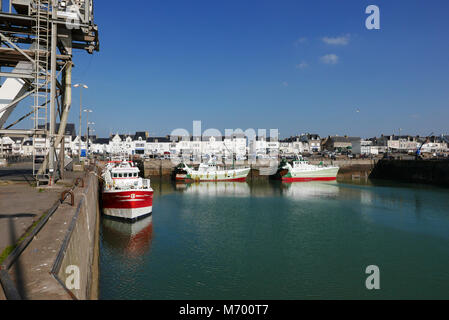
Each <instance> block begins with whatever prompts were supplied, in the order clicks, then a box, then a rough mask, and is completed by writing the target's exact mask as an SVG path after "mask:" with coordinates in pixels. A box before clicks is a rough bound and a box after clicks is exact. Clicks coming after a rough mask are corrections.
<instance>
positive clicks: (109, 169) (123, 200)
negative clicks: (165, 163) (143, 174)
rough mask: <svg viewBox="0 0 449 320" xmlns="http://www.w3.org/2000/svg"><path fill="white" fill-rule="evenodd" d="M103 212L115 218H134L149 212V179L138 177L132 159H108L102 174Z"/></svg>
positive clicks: (150, 203)
mask: <svg viewBox="0 0 449 320" xmlns="http://www.w3.org/2000/svg"><path fill="white" fill-rule="evenodd" d="M102 177H103V180H104V184H103V191H102V200H103V212H104V214H105V215H108V216H113V217H116V218H123V219H131V220H135V219H138V218H141V217H143V216H147V215H149V214H151V212H152V209H153V189H152V188H151V185H150V179H143V178H140V177H139V169H138V168H137V167H136V166H135V165H134V163H133V162H132V161H110V162H108V164H107V165H106V167H105V169H104V171H103V174H102Z"/></svg>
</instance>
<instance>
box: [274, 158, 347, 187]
mask: <svg viewBox="0 0 449 320" xmlns="http://www.w3.org/2000/svg"><path fill="white" fill-rule="evenodd" d="M339 169H340V168H339V167H337V166H325V165H323V164H320V165H313V164H310V163H309V162H308V161H307V160H306V159H304V158H303V157H302V156H298V159H297V160H294V161H292V163H289V162H287V161H285V160H282V161H281V163H280V164H279V167H278V170H277V172H276V174H275V175H274V176H273V178H275V179H280V180H282V181H285V182H295V181H315V180H320V181H332V180H336V179H337V174H338V170H339Z"/></svg>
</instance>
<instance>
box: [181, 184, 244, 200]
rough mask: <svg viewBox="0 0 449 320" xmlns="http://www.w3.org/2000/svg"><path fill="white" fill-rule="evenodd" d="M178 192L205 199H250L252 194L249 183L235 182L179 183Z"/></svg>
mask: <svg viewBox="0 0 449 320" xmlns="http://www.w3.org/2000/svg"><path fill="white" fill-rule="evenodd" d="M176 190H178V191H182V192H183V193H185V194H190V195H198V196H204V197H217V196H220V197H249V196H250V194H251V188H250V187H249V185H248V183H246V182H235V181H219V182H199V183H188V184H185V183H182V184H180V183H178V184H176Z"/></svg>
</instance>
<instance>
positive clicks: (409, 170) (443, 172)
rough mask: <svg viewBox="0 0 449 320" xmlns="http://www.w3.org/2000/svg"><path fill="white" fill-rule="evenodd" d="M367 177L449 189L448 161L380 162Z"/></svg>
mask: <svg viewBox="0 0 449 320" xmlns="http://www.w3.org/2000/svg"><path fill="white" fill-rule="evenodd" d="M369 177H370V178H372V179H388V180H395V181H403V182H412V183H424V184H434V185H439V186H445V187H449V160H380V161H378V162H377V164H376V165H375V166H374V168H373V170H372V172H371V174H370V176H369Z"/></svg>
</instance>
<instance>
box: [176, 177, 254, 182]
mask: <svg viewBox="0 0 449 320" xmlns="http://www.w3.org/2000/svg"><path fill="white" fill-rule="evenodd" d="M176 180H184V181H188V182H194V181H200V182H215V181H237V182H244V181H246V177H244V178H235V179H218V180H201V179H200V180H194V179H185V178H176Z"/></svg>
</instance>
